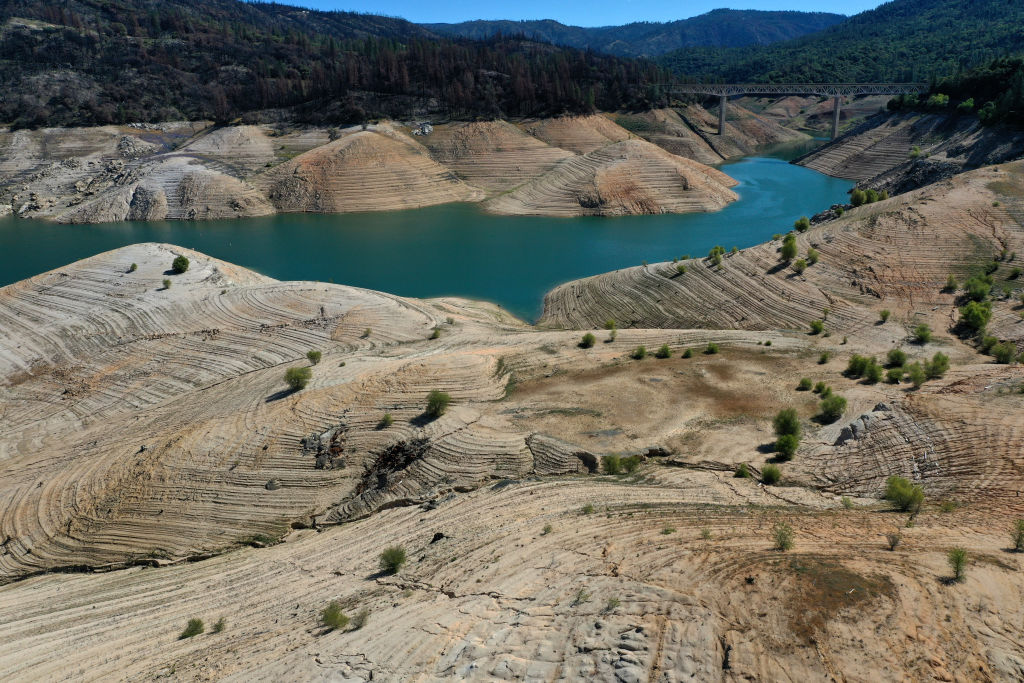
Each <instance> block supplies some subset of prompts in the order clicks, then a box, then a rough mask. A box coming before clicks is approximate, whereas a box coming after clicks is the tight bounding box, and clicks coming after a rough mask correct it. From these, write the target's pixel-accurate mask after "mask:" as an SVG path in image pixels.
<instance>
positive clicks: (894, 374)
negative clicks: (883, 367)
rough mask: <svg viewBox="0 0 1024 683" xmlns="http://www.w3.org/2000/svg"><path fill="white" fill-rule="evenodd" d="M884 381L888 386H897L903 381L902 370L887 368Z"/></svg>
mask: <svg viewBox="0 0 1024 683" xmlns="http://www.w3.org/2000/svg"><path fill="white" fill-rule="evenodd" d="M885 379H886V381H887V382H889V384H899V383H900V380H902V379H903V368H901V367H900V368H889V369H888V370H887V371H886V373H885Z"/></svg>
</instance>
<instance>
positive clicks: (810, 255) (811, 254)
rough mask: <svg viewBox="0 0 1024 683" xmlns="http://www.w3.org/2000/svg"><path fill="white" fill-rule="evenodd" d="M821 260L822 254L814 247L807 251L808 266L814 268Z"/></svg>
mask: <svg viewBox="0 0 1024 683" xmlns="http://www.w3.org/2000/svg"><path fill="white" fill-rule="evenodd" d="M820 258H821V254H819V253H818V250H817V249H815V248H814V247H811V248H810V249H808V250H807V263H808V264H810V265H812V266H813V265H814V264H815V263H817V262H818V260H819V259H820Z"/></svg>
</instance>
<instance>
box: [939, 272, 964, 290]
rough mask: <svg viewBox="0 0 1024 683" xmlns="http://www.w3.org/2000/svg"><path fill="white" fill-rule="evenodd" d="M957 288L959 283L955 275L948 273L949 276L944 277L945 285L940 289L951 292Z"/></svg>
mask: <svg viewBox="0 0 1024 683" xmlns="http://www.w3.org/2000/svg"><path fill="white" fill-rule="evenodd" d="M959 288H960V283H959V282H957V281H956V277H954V276H953V275H952V274H950V276H949V277H947V278H946V286H945V287H943V288H942V291H944V292H948V293H953V292H955V291H956V290H957V289H959Z"/></svg>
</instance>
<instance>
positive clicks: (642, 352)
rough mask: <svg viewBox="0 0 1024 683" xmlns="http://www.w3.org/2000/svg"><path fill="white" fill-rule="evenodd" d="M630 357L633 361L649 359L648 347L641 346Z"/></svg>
mask: <svg viewBox="0 0 1024 683" xmlns="http://www.w3.org/2000/svg"><path fill="white" fill-rule="evenodd" d="M630 355H631V356H632V357H633V360H643V359H644V358H647V347H646V346H644V345H643V344H641V345H640V346H638V347H636V348H635V349H633V353H632V354H630Z"/></svg>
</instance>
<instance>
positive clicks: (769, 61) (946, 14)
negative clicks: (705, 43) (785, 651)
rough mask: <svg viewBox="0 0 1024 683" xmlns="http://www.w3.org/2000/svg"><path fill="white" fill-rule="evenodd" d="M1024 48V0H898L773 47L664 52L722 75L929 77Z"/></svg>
mask: <svg viewBox="0 0 1024 683" xmlns="http://www.w3.org/2000/svg"><path fill="white" fill-rule="evenodd" d="M1019 52H1024V2H1021V1H1020V0H893V2H888V3H885V4H884V5H881V6H880V7H878V8H877V9H874V10H870V11H868V12H863V13H861V14H858V15H856V16H854V17H851V18H850V19H848V20H846V21H844V22H842V23H841V24H837V25H836V26H833V27H831V28H827V29H825V30H824V31H821V32H820V33H816V34H812V35H809V36H805V37H802V38H798V39H796V40H791V41H786V42H783V43H777V44H774V45H768V46H751V47H741V48H732V49H712V48H692V49H683V50H678V51H675V52H672V53H669V54H666V55H664V56H663V57H662V58H660V60H659V61H660V62H661V63H662V64H664V65H665V66H668V67H670V68H672V69H673V70H674V71H676V72H677V73H681V74H687V75H688V76H692V77H696V78H701V79H709V80H722V81H734V82H735V81H739V82H742V81H758V82H771V81H775V82H785V81H811V82H822V81H927V80H929V79H931V78H932V77H943V76H946V75H948V74H954V73H957V72H958V71H961V70H963V69H967V68H970V67H973V66H977V65H980V64H983V63H985V62H988V61H990V60H992V59H994V58H997V57H1002V56H1006V55H1010V54H1014V53H1019Z"/></svg>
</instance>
